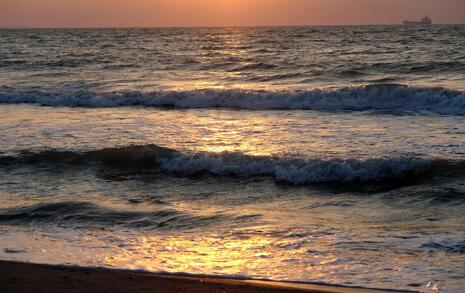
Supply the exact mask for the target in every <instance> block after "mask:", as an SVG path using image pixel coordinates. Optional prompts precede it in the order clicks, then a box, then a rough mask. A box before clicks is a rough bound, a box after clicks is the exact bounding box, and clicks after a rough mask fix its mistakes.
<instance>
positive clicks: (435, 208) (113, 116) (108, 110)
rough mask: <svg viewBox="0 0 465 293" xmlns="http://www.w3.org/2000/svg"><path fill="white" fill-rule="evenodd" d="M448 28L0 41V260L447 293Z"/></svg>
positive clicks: (209, 31)
mask: <svg viewBox="0 0 465 293" xmlns="http://www.w3.org/2000/svg"><path fill="white" fill-rule="evenodd" d="M464 48H465V26H463V25H462V26H460V25H455V26H453V25H451V26H446V25H438V26H417V27H402V26H373V27H302V28H299V27H287V28H286V27H283V28H165V29H75V30H73V29H67V30H64V29H47V30H0V258H1V259H6V260H20V261H32V262H40V263H52V264H75V265H83V266H99V267H113V268H122V269H138V270H148V271H156V272H160V271H162V272H182V273H189V274H206V275H222V276H234V277H245V278H263V279H273V280H291V281H301V282H324V283H330V284H341V285H348V286H364V287H376V288H391V289H410V290H421V291H422V292H459V291H460V290H461V289H463V288H464V286H465V49H464Z"/></svg>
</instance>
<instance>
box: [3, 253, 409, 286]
mask: <svg viewBox="0 0 465 293" xmlns="http://www.w3.org/2000/svg"><path fill="white" fill-rule="evenodd" d="M0 288H1V291H2V292H4V293H9V292H65V293H66V292H138V293H139V292H160V293H171V292H189V293H200V292H205V293H210V292H211V293H216V292H218V293H224V292H227V293H234V292H236V293H249V292H250V293H251V292H267V293H293V292H312V293H356V292H360V293H383V292H384V293H389V292H392V293H394V292H414V291H396V290H381V289H365V288H352V287H343V286H332V285H318V284H306V283H289V282H275V281H260V280H242V279H229V278H222V277H198V276H190V275H181V274H159V273H148V272H136V271H123V270H117V269H104V268H83V267H77V266H64V265H45V264H32V263H23V262H14V261H1V260H0Z"/></svg>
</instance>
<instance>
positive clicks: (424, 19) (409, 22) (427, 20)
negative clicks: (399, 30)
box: [404, 16, 433, 25]
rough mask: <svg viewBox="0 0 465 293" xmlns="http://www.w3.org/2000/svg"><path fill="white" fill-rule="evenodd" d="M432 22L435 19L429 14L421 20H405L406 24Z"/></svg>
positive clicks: (427, 23)
mask: <svg viewBox="0 0 465 293" xmlns="http://www.w3.org/2000/svg"><path fill="white" fill-rule="evenodd" d="M432 23H433V21H432V20H431V18H430V17H429V16H425V17H423V19H422V20H421V21H410V20H406V21H404V25H430V24H432Z"/></svg>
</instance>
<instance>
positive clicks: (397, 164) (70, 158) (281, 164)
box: [0, 145, 453, 186]
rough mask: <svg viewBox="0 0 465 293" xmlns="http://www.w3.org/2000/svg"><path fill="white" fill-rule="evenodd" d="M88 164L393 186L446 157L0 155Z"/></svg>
mask: <svg viewBox="0 0 465 293" xmlns="http://www.w3.org/2000/svg"><path fill="white" fill-rule="evenodd" d="M12 164H13V165H15V164H16V165H17V164H19V165H24V164H32V165H36V164H41V165H49V164H54V165H56V164H59V165H61V166H66V165H74V164H86V165H88V164H94V165H96V166H98V167H100V168H102V169H103V170H104V171H106V172H111V171H112V170H113V171H118V170H124V173H125V174H128V173H135V174H140V173H144V172H151V173H153V172H155V173H164V174H168V175H169V174H172V175H176V176H194V175H205V174H210V175H216V176H225V177H228V176H229V177H231V176H235V177H270V178H273V179H274V180H275V181H276V182H279V183H284V184H288V185H314V184H341V185H345V186H347V185H349V186H350V185H352V186H356V185H360V184H361V185H366V184H377V185H389V186H398V185H405V184H409V183H412V182H416V181H418V180H419V178H427V177H428V176H429V175H431V174H433V173H435V172H443V169H446V170H448V169H453V167H452V166H451V164H452V163H451V162H441V161H434V160H426V159H418V158H408V157H405V158H378V159H369V160H356V159H328V160H322V159H290V158H284V157H268V156H251V155H246V154H243V153H231V152H225V153H207V152H201V153H182V152H178V151H176V150H172V149H168V148H163V147H160V146H157V145H143V146H129V147H122V148H112V149H103V150H98V151H89V152H63V151H44V152H40V153H21V154H19V155H18V156H14V157H11V156H10V157H1V158H0V165H12Z"/></svg>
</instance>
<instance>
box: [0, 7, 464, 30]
mask: <svg viewBox="0 0 465 293" xmlns="http://www.w3.org/2000/svg"><path fill="white" fill-rule="evenodd" d="M425 15H429V16H431V17H432V18H433V22H434V23H435V24H463V23H465V2H464V1H461V0H442V1H439V0H408V1H402V0H266V1H265V0H248V1H246V0H215V1H214V0H196V1H193V0H169V1H168V0H157V1H151V0H134V1H128V0H113V1H110V0H95V1H89V0H69V1H67V2H66V3H61V2H60V1H58V0H44V1H41V3H37V2H36V1H34V0H3V1H2V3H0V27H1V28H21V27H27V28H118V27H123V28H131V27H147V28H150V27H231V26H340V25H395V24H401V23H402V21H403V20H406V19H409V20H417V19H420V18H422V17H423V16H425Z"/></svg>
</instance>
